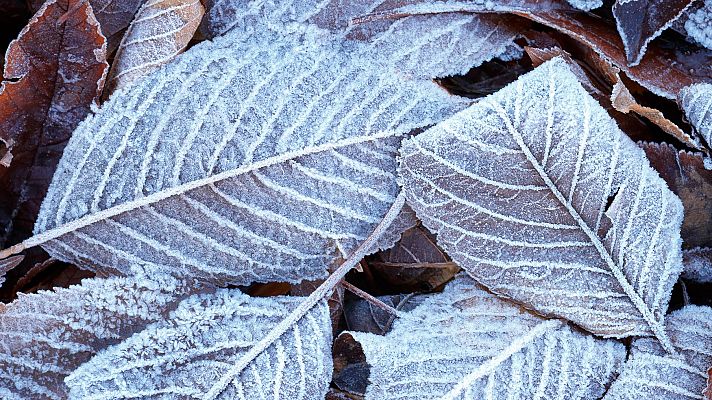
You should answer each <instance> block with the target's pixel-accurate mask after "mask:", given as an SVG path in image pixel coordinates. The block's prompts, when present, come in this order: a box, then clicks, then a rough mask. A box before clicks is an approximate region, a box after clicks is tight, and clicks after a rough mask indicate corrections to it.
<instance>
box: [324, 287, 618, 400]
mask: <svg viewBox="0 0 712 400" xmlns="http://www.w3.org/2000/svg"><path fill="white" fill-rule="evenodd" d="M424 297H425V300H423V301H422V303H421V304H420V305H418V306H417V307H416V308H415V309H414V310H413V311H411V312H409V313H407V314H406V317H403V318H399V319H397V320H396V322H395V323H394V326H393V329H392V330H391V332H389V333H388V334H387V335H386V336H378V335H374V334H372V333H362V332H345V333H344V334H342V336H340V337H339V339H338V340H337V344H336V345H335V347H338V346H339V342H343V341H346V340H350V337H353V339H355V340H356V342H357V343H358V344H359V345H360V346H361V347H362V349H363V352H364V354H365V355H366V362H368V364H369V365H370V367H371V368H370V372H369V375H368V379H369V382H370V383H369V385H368V388H367V390H366V399H367V400H370V399H374V400H375V399H393V398H398V399H413V400H415V399H418V400H420V399H461V398H468V399H486V398H491V399H507V398H516V399H535V398H562V399H563V398H566V399H597V398H600V397H601V395H602V394H603V393H604V392H605V390H606V387H607V386H608V385H609V383H610V382H611V381H612V380H613V378H614V377H615V374H616V370H617V369H618V367H619V366H620V365H621V364H622V363H623V360H624V359H625V348H624V347H623V345H622V344H620V343H618V342H616V341H614V340H604V339H595V338H593V336H590V335H586V334H584V333H581V332H580V331H577V330H574V329H572V328H570V327H569V326H568V325H566V323H564V322H563V321H560V320H555V319H553V320H547V319H544V318H541V317H539V316H536V315H534V314H532V313H530V312H528V311H525V310H523V309H522V308H520V307H518V306H516V305H514V304H512V303H510V302H508V301H506V300H503V299H500V298H498V297H496V296H494V295H492V294H491V293H488V292H487V291H485V290H484V289H482V288H481V287H480V286H478V285H477V284H476V283H475V282H474V281H472V279H471V278H469V277H466V276H460V277H459V278H457V279H456V280H455V281H453V282H451V283H449V284H448V285H447V286H446V287H445V291H444V292H443V293H441V294H435V295H431V296H424Z"/></svg>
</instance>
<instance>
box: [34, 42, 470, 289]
mask: <svg viewBox="0 0 712 400" xmlns="http://www.w3.org/2000/svg"><path fill="white" fill-rule="evenodd" d="M362 49H363V48H362V47H361V46H360V45H349V46H346V45H345V46H341V45H340V44H339V42H333V41H331V40H330V38H329V36H328V35H327V34H325V33H323V32H322V31H318V30H311V29H307V28H305V29H304V32H295V33H294V34H292V35H290V36H287V37H284V36H281V35H280V34H277V33H274V32H272V31H268V30H265V31H261V32H259V33H258V34H255V35H241V34H240V32H237V31H232V32H230V33H229V34H228V35H226V36H223V37H220V38H218V39H216V40H215V41H214V42H212V43H205V44H204V45H198V46H196V47H194V48H192V49H191V50H190V51H188V52H186V53H184V54H183V55H182V56H180V57H179V58H178V59H177V60H176V61H175V62H174V63H172V64H170V65H168V66H166V67H164V68H163V69H161V70H159V71H157V73H154V74H152V75H150V76H149V77H147V78H146V79H144V80H142V81H141V82H139V83H137V84H136V85H134V86H132V87H131V90H130V91H120V92H117V94H116V95H114V96H113V97H112V98H111V99H110V100H109V101H108V102H107V103H106V104H105V105H104V106H103V108H102V109H101V110H100V111H98V112H97V114H96V115H94V116H92V117H90V118H88V119H87V120H86V121H84V123H82V124H81V125H80V127H79V128H78V129H77V130H76V131H75V132H74V135H73V138H72V140H71V142H70V143H69V145H68V147H67V150H65V153H64V157H63V159H62V161H61V163H60V166H59V168H58V172H57V173H56V174H55V177H54V180H53V183H52V186H51V188H50V191H49V194H48V195H47V197H46V198H45V201H44V203H43V207H42V211H41V215H40V217H39V220H38V223H37V224H36V226H35V230H36V233H37V234H39V235H37V236H35V237H34V238H33V239H30V241H28V242H27V243H26V244H29V245H33V244H38V243H44V247H45V249H47V250H48V251H49V252H50V253H51V254H52V255H53V256H54V257H56V258H59V259H62V260H68V261H71V262H74V263H78V264H80V265H83V266H85V267H88V268H96V269H98V270H101V271H105V272H110V273H117V272H118V273H126V272H127V269H128V267H129V266H130V265H132V264H135V263H142V262H144V261H150V262H152V263H154V264H158V265H160V266H162V267H165V268H166V269H167V270H169V271H171V272H172V273H175V274H188V275H193V276H198V277H201V278H203V279H208V280H210V281H212V282H217V283H221V284H222V283H226V282H229V283H235V284H246V283H249V282H253V281H290V282H298V281H301V280H302V279H318V278H321V277H323V276H324V275H325V273H326V269H327V266H329V265H331V264H332V262H334V261H336V260H337V259H338V258H340V257H342V256H343V255H344V254H346V255H348V254H350V253H351V252H352V251H353V249H355V248H356V246H358V244H359V243H360V242H361V241H362V240H363V239H364V238H365V237H366V236H367V235H368V234H369V233H370V232H371V231H372V230H373V228H374V227H375V226H376V224H377V223H378V222H379V221H380V219H381V218H382V216H383V214H384V213H385V212H386V210H387V209H388V208H389V207H390V206H391V203H392V202H393V200H394V196H395V195H396V193H397V191H398V185H397V183H396V179H395V170H396V161H395V153H396V152H397V149H398V146H399V142H400V136H401V135H403V134H406V133H408V132H410V131H411V130H412V129H415V128H419V127H423V126H427V125H430V124H434V123H436V122H438V121H439V120H441V119H443V118H444V117H446V116H448V115H451V114H453V113H454V112H455V111H457V110H460V109H462V108H463V107H464V105H465V104H466V103H465V101H464V100H463V99H459V98H456V97H454V96H450V95H448V94H447V93H446V92H445V91H444V90H442V89H440V88H439V87H437V86H436V85H435V84H434V83H432V82H429V81H424V80H413V79H409V78H407V77H404V76H402V75H398V74H392V73H384V68H387V66H384V65H383V64H380V63H379V61H378V60H374V59H372V58H369V57H366V56H360V55H359V54H358V52H359V51H362ZM94 265H96V266H97V267H93V266H94Z"/></svg>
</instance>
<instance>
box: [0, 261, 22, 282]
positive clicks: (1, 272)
mask: <svg viewBox="0 0 712 400" xmlns="http://www.w3.org/2000/svg"><path fill="white" fill-rule="evenodd" d="M23 258H25V256H23V255H19V256H12V257H8V258H5V259H3V260H0V286H2V285H3V284H4V283H5V274H6V273H7V271H9V270H11V269H13V268H15V267H17V266H18V265H19V264H20V263H21V262H22V259H23Z"/></svg>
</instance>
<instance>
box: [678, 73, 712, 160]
mask: <svg viewBox="0 0 712 400" xmlns="http://www.w3.org/2000/svg"><path fill="white" fill-rule="evenodd" d="M678 102H679V103H680V107H681V108H682V110H683V111H684V112H685V117H687V120H688V121H689V122H690V124H691V125H692V126H694V127H695V130H696V131H697V133H698V134H699V135H700V136H701V137H702V138H703V139H704V140H705V142H707V145H708V146H712V84H709V83H698V84H696V85H690V86H688V87H686V88H684V89H682V90H681V91H680V95H679V96H678Z"/></svg>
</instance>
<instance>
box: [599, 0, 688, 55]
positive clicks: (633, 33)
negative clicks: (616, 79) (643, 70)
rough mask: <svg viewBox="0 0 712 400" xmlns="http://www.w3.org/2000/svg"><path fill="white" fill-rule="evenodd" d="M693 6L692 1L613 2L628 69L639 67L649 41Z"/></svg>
mask: <svg viewBox="0 0 712 400" xmlns="http://www.w3.org/2000/svg"><path fill="white" fill-rule="evenodd" d="M690 4H692V0H626V1H621V0H616V2H615V4H614V5H613V16H614V17H615V19H616V26H617V27H618V33H619V34H620V37H621V39H623V45H624V47H625V53H626V59H627V60H628V65H638V64H639V63H640V60H641V58H643V55H644V54H645V50H646V48H647V46H648V44H649V43H650V41H651V40H653V39H655V38H656V37H658V36H659V35H660V34H661V33H662V31H664V30H665V29H667V28H668V26H670V24H672V23H673V22H674V21H675V20H676V19H678V18H679V17H680V16H681V15H682V13H683V12H684V11H685V10H686V9H687V8H688V7H689V6H690Z"/></svg>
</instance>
